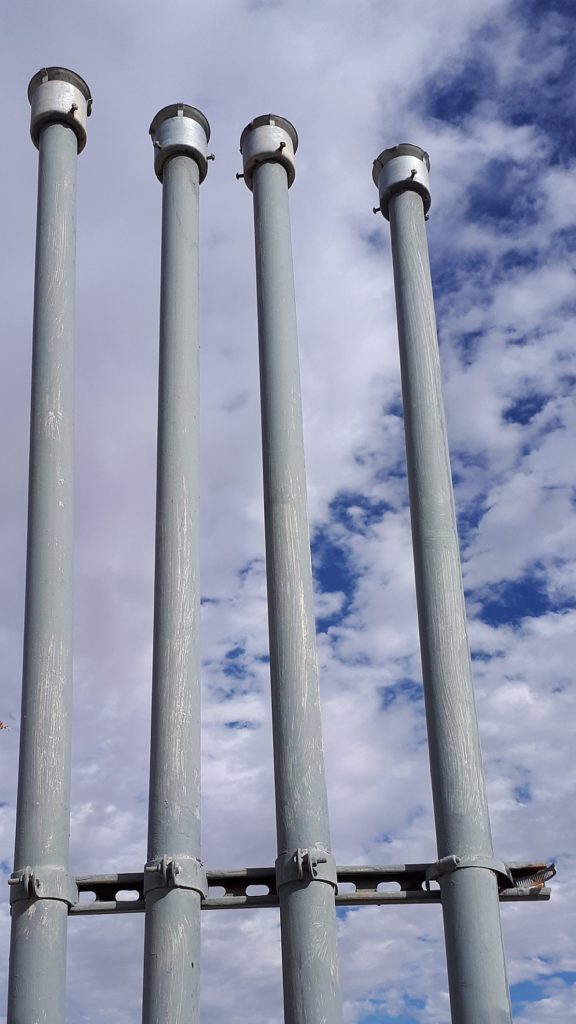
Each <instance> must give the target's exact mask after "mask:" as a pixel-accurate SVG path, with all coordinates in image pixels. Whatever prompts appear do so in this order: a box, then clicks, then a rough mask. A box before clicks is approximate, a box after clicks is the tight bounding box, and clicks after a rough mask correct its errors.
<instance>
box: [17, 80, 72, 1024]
mask: <svg viewBox="0 0 576 1024" xmlns="http://www.w3.org/2000/svg"><path fill="white" fill-rule="evenodd" d="M29 97H30V101H31V104H32V124H31V130H32V137H33V139H34V142H35V143H36V145H37V146H38V148H39V175H38V212H37V234H36V273H35V291H34V323H33V353H32V405H31V424H30V472H29V495H28V552H27V567H26V612H25V625H24V667H23V684H22V720H21V734H20V770H19V778H18V803H17V814H16V843H15V853H14V874H13V875H12V878H11V879H10V884H11V894H10V895H11V903H12V930H11V949H10V977H9V986H8V1020H9V1021H10V1022H11V1024H32V1022H36V1021H38V1022H42V1024H63V1022H64V1016H65V1009H64V1003H65V983H66V929H67V917H68V906H69V904H71V903H73V902H75V900H76V897H77V891H76V888H75V883H74V881H73V879H71V878H70V877H69V875H68V847H69V832H70V806H69V805H70V718H71V710H72V529H73V482H72V462H73V372H74V291H75V255H76V238H75V232H76V224H75V218H76V210H75V208H76V164H77V155H78V151H79V150H81V149H82V148H83V146H84V143H85V141H86V129H85V121H86V117H87V115H88V113H89V109H90V102H91V101H90V94H89V92H88V88H87V86H86V83H85V82H84V81H83V80H82V79H81V78H79V77H78V76H77V75H75V74H74V73H73V72H69V71H66V69H64V68H48V69H43V70H42V71H41V72H39V73H38V74H37V75H35V76H34V78H33V79H32V81H31V83H30V88H29ZM73 104H75V105H76V109H75V110H73V109H72V108H73Z"/></svg>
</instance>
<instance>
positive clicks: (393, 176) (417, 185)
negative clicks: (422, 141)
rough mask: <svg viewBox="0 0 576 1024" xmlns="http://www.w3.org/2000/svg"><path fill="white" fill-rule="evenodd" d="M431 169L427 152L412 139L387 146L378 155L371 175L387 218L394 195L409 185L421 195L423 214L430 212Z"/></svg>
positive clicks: (381, 208) (403, 190)
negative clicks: (413, 143) (410, 141)
mask: <svg viewBox="0 0 576 1024" xmlns="http://www.w3.org/2000/svg"><path fill="white" fill-rule="evenodd" d="M429 170H430V157H429V156H428V153H426V152H425V151H424V150H423V149H420V146H412V145H411V144H410V143H409V142H401V143H400V144H399V145H398V146H392V147H391V148H390V149H385V150H383V152H382V153H380V156H377V157H376V159H375V161H374V167H373V170H372V177H373V179H374V184H375V185H376V186H377V188H378V193H379V196H380V210H381V212H382V214H383V215H384V217H386V219H387V220H389V219H390V217H389V212H388V211H389V206H390V200H391V198H392V196H395V195H398V193H399V192H405V191H406V190H407V189H409V190H411V191H412V192H418V194H419V195H420V196H422V202H423V203H424V215H425V216H426V215H427V214H428V210H429V209H430V201H431V196H430V185H429V179H428V171H429ZM374 212H377V211H374Z"/></svg>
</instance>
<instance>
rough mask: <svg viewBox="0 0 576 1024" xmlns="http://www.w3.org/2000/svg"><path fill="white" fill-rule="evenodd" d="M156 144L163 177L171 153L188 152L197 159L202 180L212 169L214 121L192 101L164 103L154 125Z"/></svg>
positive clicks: (157, 164) (156, 167)
mask: <svg viewBox="0 0 576 1024" xmlns="http://www.w3.org/2000/svg"><path fill="white" fill-rule="evenodd" d="M150 135H151V136H152V143H153V145H154V170H155V171H156V176H157V178H158V179H159V181H162V172H163V169H164V164H165V163H166V161H167V160H168V159H169V158H170V157H171V156H176V155H184V156H189V157H191V158H192V160H195V161H196V163H197V164H198V168H199V170H200V181H204V178H205V177H206V175H207V173H208V141H209V139H210V125H209V124H208V120H207V118H205V117H204V114H203V113H202V111H200V110H197V109H196V107H191V106H189V105H188V103H172V104H171V105H170V106H168V107H162V110H159V111H158V113H157V114H156V117H155V118H154V120H153V121H152V124H151V125H150Z"/></svg>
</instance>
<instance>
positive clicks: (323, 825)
mask: <svg viewBox="0 0 576 1024" xmlns="http://www.w3.org/2000/svg"><path fill="white" fill-rule="evenodd" d="M297 144H298V139H297V135H296V132H295V130H294V128H293V126H292V125H291V124H290V122H289V121H286V120H285V119H284V118H281V117H276V116H268V115H266V116H264V117H259V118H256V120H254V121H252V122H251V124H249V125H248V126H247V127H246V128H245V129H244V132H243V133H242V137H241V140H240V150H241V153H242V156H243V163H244V179H245V181H246V184H247V185H248V187H249V188H250V189H252V191H253V194H254V229H255V243H256V276H257V294H258V336H259V350H260V395H261V408H262V448H263V467H264V511H265V527H266V571H267V580H268V624H269V635H270V676H271V687H272V724H273V739H274V777H275V787H276V826H277V837H278V859H277V861H276V884H277V889H278V894H279V903H280V922H281V932H282V964H283V983H284V1008H285V1020H286V1022H287V1024H305V1022H306V1024H310V1022H311V1021H314V1022H318V1024H319V1022H321V1021H324V1022H330V1024H337V1022H338V1021H341V1019H342V1008H341V997H340V982H339V971H338V955H337V944H336V914H335V902H334V896H335V887H336V866H335V862H334V858H333V857H332V854H331V852H330V834H329V827H328V808H327V797H326V784H325V778H324V759H323V750H322V732H321V719H320V692H319V682H318V665H317V655H316V637H315V620H314V605H313V593H312V569H311V562H310V539H309V530H308V513H307V501H306V479H305V468H304V442H303V432H302V410H301V401H300V372H299V366H298V341H297V331H296V307H295V299H294V280H293V268H292V251H291V240H290V220H289V208H288V188H289V186H290V185H291V184H292V181H293V180H294V174H295V171H294V151H295V149H296V147H297Z"/></svg>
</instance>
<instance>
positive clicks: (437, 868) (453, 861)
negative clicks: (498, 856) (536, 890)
mask: <svg viewBox="0 0 576 1024" xmlns="http://www.w3.org/2000/svg"><path fill="white" fill-rule="evenodd" d="M463 868H485V869H487V870H488V871H493V872H494V874H495V875H497V876H498V878H499V880H500V881H501V882H503V883H504V884H506V885H509V884H511V885H514V879H513V877H512V874H511V872H510V869H509V867H508V865H507V864H504V862H503V861H501V860H495V859H494V858H493V857H484V856H481V855H479V856H477V857H459V856H457V855H456V854H453V855H450V856H448V857H442V858H441V859H440V860H438V861H436V863H435V864H431V865H430V867H429V868H428V870H427V872H426V882H427V883H428V882H434V881H436V880H437V879H439V878H442V877H443V876H444V875H449V874H452V872H453V871H461V870H462V869H463Z"/></svg>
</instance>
